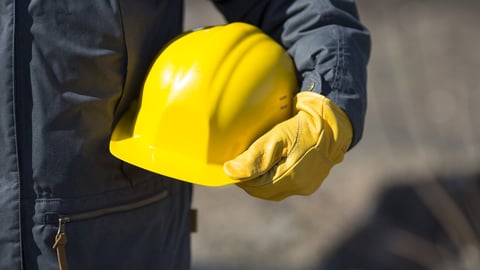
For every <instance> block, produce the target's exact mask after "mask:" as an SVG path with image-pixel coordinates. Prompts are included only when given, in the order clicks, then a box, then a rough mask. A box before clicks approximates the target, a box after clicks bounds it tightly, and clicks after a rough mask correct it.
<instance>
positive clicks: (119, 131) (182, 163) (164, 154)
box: [110, 106, 241, 186]
mask: <svg viewBox="0 0 480 270" xmlns="http://www.w3.org/2000/svg"><path fill="white" fill-rule="evenodd" d="M135 107H136V106H131V107H130V109H129V110H128V111H127V112H126V113H125V114H124V115H123V116H122V118H121V119H120V121H119V122H118V124H117V125H116V127H115V129H114V131H113V133H112V138H111V139H110V152H111V153H112V154H113V155H114V156H115V157H117V158H119V159H121V160H123V161H125V162H127V163H130V164H132V165H135V166H137V167H140V168H142V169H145V170H148V171H151V172H154V173H157V174H161V175H165V176H168V177H171V178H174V179H177V180H181V181H185V182H189V183H192V184H198V185H203V186H224V185H229V184H236V183H239V182H241V181H240V180H234V179H232V178H230V177H228V176H227V175H226V174H225V172H224V171H223V164H208V163H205V162H202V161H198V160H193V159H191V158H188V157H186V156H183V155H179V154H178V153H175V152H172V151H166V150H164V149H158V148H156V147H153V146H151V145H147V144H145V142H144V141H143V140H142V137H141V136H134V134H133V126H132V123H134V122H135V121H132V120H134V118H135V117H136V110H135Z"/></svg>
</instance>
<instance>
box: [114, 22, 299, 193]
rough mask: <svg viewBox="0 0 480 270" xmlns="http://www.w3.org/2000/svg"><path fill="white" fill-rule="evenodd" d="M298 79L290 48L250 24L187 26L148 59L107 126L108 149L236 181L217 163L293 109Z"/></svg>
mask: <svg viewBox="0 0 480 270" xmlns="http://www.w3.org/2000/svg"><path fill="white" fill-rule="evenodd" d="M297 87H298V86H297V81H296V76H295V68H294V65H293V62H292V60H291V58H290V57H289V55H288V54H287V53H286V51H285V50H284V49H283V48H282V47H281V46H280V45H279V44H277V43H276V42H275V41H274V40H273V39H271V38H270V37H269V36H267V35H266V34H264V33H263V32H261V31H260V30H259V29H258V28H256V27H254V26H252V25H249V24H245V23H230V24H226V25H220V26H214V27H210V28H204V29H200V30H196V31H192V32H189V33H186V34H184V35H182V36H180V37H179V38H177V39H175V40H174V41H172V42H171V43H170V44H169V45H168V46H166V48H164V50H163V51H162V52H161V53H160V55H159V56H158V57H157V58H156V60H155V61H154V63H153V65H152V67H151V69H150V71H149V73H148V75H147V78H146V81H145V84H144V87H143V91H142V94H141V97H140V99H139V101H138V102H136V103H135V104H132V106H131V107H130V109H129V110H128V111H127V112H126V113H125V115H123V116H122V118H121V119H120V121H119V123H118V124H117V125H116V127H115V129H114V131H113V134H112V138H111V140H110V151H111V153H112V154H113V155H114V156H116V157H118V158H119V159H122V160H124V161H126V162H128V163H131V164H133V165H136V166H138V167H141V168H144V169H146V170H149V171H152V172H155V173H158V174H162V175H166V176H169V177H172V178H175V179H179V180H183V181H187V182H191V183H195V184H200V185H206V186H221V185H226V184H231V183H236V182H238V181H237V180H233V179H231V178H229V177H228V176H227V175H226V174H225V173H224V172H223V163H224V162H225V161H227V160H230V159H233V158H235V157H236V156H237V155H238V154H240V153H241V152H243V151H244V150H246V149H247V148H248V147H249V146H250V144H251V143H252V142H253V141H254V140H255V139H257V138H258V137H259V136H261V135H262V134H263V133H265V132H266V131H268V130H269V129H270V128H272V127H273V126H274V125H276V124H277V123H279V122H281V121H283V120H286V119H288V118H290V117H291V114H292V105H291V103H292V98H293V96H294V94H295V92H296V90H297Z"/></svg>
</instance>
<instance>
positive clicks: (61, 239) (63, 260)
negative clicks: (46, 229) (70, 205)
mask: <svg viewBox="0 0 480 270" xmlns="http://www.w3.org/2000/svg"><path fill="white" fill-rule="evenodd" d="M69 221H70V218H68V217H59V218H58V231H57V235H55V243H54V244H53V247H52V248H54V249H55V250H56V251H57V260H58V267H59V269H60V270H68V263H67V254H66V252H65V246H66V245H67V234H66V233H65V224H66V223H67V222H69Z"/></svg>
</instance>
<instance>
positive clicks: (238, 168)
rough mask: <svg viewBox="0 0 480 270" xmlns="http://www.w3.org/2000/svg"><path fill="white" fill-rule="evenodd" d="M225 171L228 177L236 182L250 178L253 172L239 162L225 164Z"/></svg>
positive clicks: (233, 161)
mask: <svg viewBox="0 0 480 270" xmlns="http://www.w3.org/2000/svg"><path fill="white" fill-rule="evenodd" d="M223 171H224V172H225V174H227V175H228V177H230V178H232V179H235V180H243V179H247V178H250V176H251V175H252V172H250V171H249V170H248V169H246V166H245V165H244V164H243V163H242V162H240V161H238V160H235V159H234V160H229V161H227V162H225V163H224V164H223Z"/></svg>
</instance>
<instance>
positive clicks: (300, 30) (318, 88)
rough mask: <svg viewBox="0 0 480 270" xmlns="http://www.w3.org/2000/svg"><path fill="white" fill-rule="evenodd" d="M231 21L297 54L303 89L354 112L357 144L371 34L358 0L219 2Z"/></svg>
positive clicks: (252, 0)
mask: <svg viewBox="0 0 480 270" xmlns="http://www.w3.org/2000/svg"><path fill="white" fill-rule="evenodd" d="M213 2H214V4H215V5H216V7H217V8H218V9H219V10H220V12H222V14H223V15H224V17H225V18H226V20H227V21H229V22H234V21H243V22H247V23H250V24H253V25H256V26H258V27H259V28H261V29H262V30H263V31H264V32H266V33H267V34H269V35H270V36H272V37H273V38H274V39H275V40H276V41H278V42H279V43H280V44H282V45H283V46H284V47H285V48H286V49H287V51H288V52H289V54H290V55H291V56H292V58H293V60H294V62H295V65H296V68H297V72H298V74H297V75H298V78H299V82H300V89H301V90H302V91H315V92H318V93H320V94H322V95H324V96H326V97H328V98H329V99H331V100H333V101H334V102H335V103H336V104H337V105H338V106H340V107H341V108H342V109H343V110H345V112H346V113H347V115H348V116H349V118H350V120H351V122H352V126H353V132H354V134H353V140H352V143H351V146H350V147H353V146H354V145H355V144H357V143H358V141H359V140H360V138H361V136H362V133H363V127H364V121H365V112H366V106H367V102H366V97H367V94H366V81H367V63H368V59H369V55H370V46H371V45H370V34H369V32H368V30H367V29H366V28H365V27H364V26H363V25H362V23H361V22H360V19H359V15H358V12H357V8H356V5H355V2H354V0H214V1H213Z"/></svg>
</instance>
